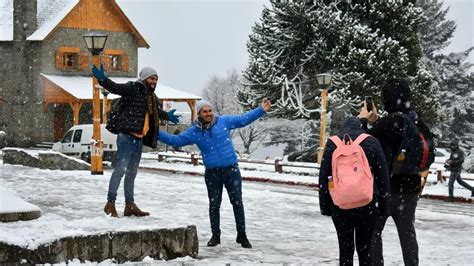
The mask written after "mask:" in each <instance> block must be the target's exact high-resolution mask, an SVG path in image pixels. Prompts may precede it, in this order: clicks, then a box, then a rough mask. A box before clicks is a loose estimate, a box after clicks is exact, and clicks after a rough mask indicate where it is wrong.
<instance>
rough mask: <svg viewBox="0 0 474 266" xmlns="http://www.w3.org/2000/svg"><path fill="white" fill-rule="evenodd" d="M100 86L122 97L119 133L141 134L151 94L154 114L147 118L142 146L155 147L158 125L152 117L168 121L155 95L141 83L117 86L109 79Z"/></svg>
mask: <svg viewBox="0 0 474 266" xmlns="http://www.w3.org/2000/svg"><path fill="white" fill-rule="evenodd" d="M100 85H101V86H102V87H104V88H105V89H106V90H108V91H109V92H111V93H113V94H118V95H120V96H122V99H121V100H120V101H124V103H121V104H123V106H124V107H123V108H124V109H123V111H122V112H121V114H120V119H119V124H118V131H119V132H121V133H126V134H129V133H131V132H132V133H141V132H142V130H143V126H144V124H145V114H146V112H147V110H148V109H147V103H148V101H147V96H149V95H150V94H151V96H152V97H155V100H156V101H155V102H156V111H157V112H156V113H154V114H151V115H150V117H149V130H148V132H147V134H146V135H145V136H144V137H143V144H144V145H146V146H149V147H152V148H156V147H157V139H156V136H157V134H158V130H159V125H155V119H154V115H155V114H157V115H158V117H159V118H161V119H166V120H167V119H168V114H167V113H166V112H165V111H163V110H162V109H161V108H160V106H159V104H158V103H159V100H158V97H157V96H156V94H155V93H154V92H152V91H150V90H149V89H148V88H146V86H145V85H144V84H143V83H141V82H133V81H130V82H127V83H125V84H117V83H115V82H113V81H112V80H110V79H105V80H103V81H102V82H100Z"/></svg>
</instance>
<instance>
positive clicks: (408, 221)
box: [372, 193, 418, 265]
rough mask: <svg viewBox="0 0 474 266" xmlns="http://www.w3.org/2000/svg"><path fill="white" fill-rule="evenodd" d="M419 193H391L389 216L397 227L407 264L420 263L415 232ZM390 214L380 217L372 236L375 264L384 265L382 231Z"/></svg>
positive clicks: (404, 259) (404, 260)
mask: <svg viewBox="0 0 474 266" xmlns="http://www.w3.org/2000/svg"><path fill="white" fill-rule="evenodd" d="M417 204H418V193H410V194H400V193H394V194H392V195H390V207H389V208H390V209H389V216H392V218H393V221H394V222H395V225H396V227H397V231H398V237H399V238H400V245H401V247H402V253H403V262H404V263H405V265H418V242H417V241H416V232H415V210H416V206H417ZM389 216H386V217H380V218H379V220H378V221H377V225H376V227H375V232H374V235H373V238H372V254H373V262H374V265H383V263H384V261H383V247H382V231H383V228H384V227H385V222H387V219H388V217H389Z"/></svg>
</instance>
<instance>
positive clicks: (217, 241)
mask: <svg viewBox="0 0 474 266" xmlns="http://www.w3.org/2000/svg"><path fill="white" fill-rule="evenodd" d="M220 243H221V236H220V235H212V237H211V239H210V240H209V242H207V246H208V247H215V246H217V245H219V244H220Z"/></svg>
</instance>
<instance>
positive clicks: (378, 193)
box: [319, 117, 390, 215]
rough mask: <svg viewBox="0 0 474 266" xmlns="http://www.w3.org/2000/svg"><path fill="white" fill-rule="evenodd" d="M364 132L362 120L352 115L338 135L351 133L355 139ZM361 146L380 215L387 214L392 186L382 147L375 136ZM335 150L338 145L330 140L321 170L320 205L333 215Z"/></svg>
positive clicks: (325, 212)
mask: <svg viewBox="0 0 474 266" xmlns="http://www.w3.org/2000/svg"><path fill="white" fill-rule="evenodd" d="M362 133H365V132H364V129H363V128H362V124H361V122H360V120H359V119H357V118H356V117H350V118H348V119H347V120H346V121H345V122H344V125H343V126H342V130H341V131H340V132H339V133H338V134H337V136H338V137H339V138H341V139H342V137H343V136H344V135H345V134H349V136H350V137H351V139H352V140H355V139H356V138H357V137H358V136H359V135H360V134H362ZM360 146H361V147H362V149H363V150H364V152H365V156H366V157H367V160H368V161H369V165H370V168H371V170H372V173H373V175H374V199H376V200H377V202H378V208H379V211H380V215H387V214H388V194H389V190H390V188H389V177H388V169H387V164H386V162H385V156H384V154H383V151H382V147H381V146H380V143H379V142H378V141H377V140H376V139H375V138H373V137H368V138H366V139H365V140H364V141H363V142H362V143H361V144H360ZM335 150H336V145H335V144H334V143H333V142H332V141H328V142H327V143H326V148H325V149H324V154H323V159H322V161H321V168H320V170H319V207H320V209H321V214H323V215H332V214H333V210H334V208H337V207H336V206H335V205H334V203H333V201H332V198H331V195H330V194H329V189H328V176H332V154H333V152H334V151H335Z"/></svg>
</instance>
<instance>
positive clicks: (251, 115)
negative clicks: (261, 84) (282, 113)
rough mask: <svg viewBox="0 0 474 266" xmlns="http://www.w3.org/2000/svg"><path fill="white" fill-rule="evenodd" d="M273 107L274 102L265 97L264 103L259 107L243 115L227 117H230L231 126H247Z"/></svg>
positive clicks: (228, 117)
mask: <svg viewBox="0 0 474 266" xmlns="http://www.w3.org/2000/svg"><path fill="white" fill-rule="evenodd" d="M271 107H272V103H271V102H270V101H269V100H267V99H263V101H262V104H261V105H260V107H258V108H255V109H253V110H251V111H249V112H246V113H244V114H241V115H230V116H226V117H227V119H229V124H230V127H231V128H240V127H245V126H247V125H248V124H250V123H252V122H253V121H255V120H257V119H259V118H260V117H262V116H264V115H265V113H266V112H268V111H269V110H270V108H271Z"/></svg>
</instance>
